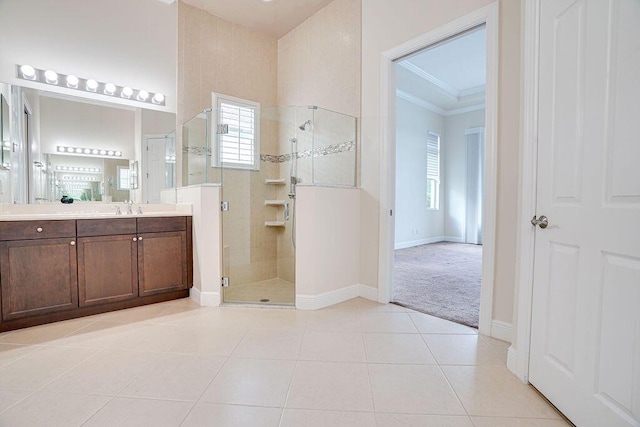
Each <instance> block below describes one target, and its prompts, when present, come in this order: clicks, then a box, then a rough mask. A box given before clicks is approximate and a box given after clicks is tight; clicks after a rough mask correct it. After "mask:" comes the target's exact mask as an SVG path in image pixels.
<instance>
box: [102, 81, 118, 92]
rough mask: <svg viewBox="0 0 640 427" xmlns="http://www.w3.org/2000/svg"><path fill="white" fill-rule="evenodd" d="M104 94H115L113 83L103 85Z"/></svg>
mask: <svg viewBox="0 0 640 427" xmlns="http://www.w3.org/2000/svg"><path fill="white" fill-rule="evenodd" d="M104 93H106V94H107V95H113V94H115V93H116V85H114V84H113V83H107V84H106V85H104Z"/></svg>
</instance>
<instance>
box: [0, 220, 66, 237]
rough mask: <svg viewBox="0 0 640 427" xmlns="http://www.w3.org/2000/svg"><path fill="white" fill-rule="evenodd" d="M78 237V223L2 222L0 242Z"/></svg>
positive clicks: (63, 221)
mask: <svg viewBox="0 0 640 427" xmlns="http://www.w3.org/2000/svg"><path fill="white" fill-rule="evenodd" d="M75 236H76V221H75V220H62V221H55V220H53V221H1V222H0V240H3V241H6V240H33V239H57V238H61V237H75Z"/></svg>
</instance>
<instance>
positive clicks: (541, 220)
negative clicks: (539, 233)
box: [531, 215, 549, 229]
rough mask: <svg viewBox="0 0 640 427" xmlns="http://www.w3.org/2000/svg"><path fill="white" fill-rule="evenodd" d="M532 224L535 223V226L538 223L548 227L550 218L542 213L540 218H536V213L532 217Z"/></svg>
mask: <svg viewBox="0 0 640 427" xmlns="http://www.w3.org/2000/svg"><path fill="white" fill-rule="evenodd" d="M531 225H533V226H534V227H535V226H536V225H537V226H539V227H540V228H542V229H544V228H547V225H549V218H547V217H546V216H544V215H540V218H536V216H535V215H534V216H533V218H532V219H531Z"/></svg>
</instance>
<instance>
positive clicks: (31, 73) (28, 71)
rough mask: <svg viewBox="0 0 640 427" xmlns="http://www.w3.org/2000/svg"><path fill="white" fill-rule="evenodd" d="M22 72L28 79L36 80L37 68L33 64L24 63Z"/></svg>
mask: <svg viewBox="0 0 640 427" xmlns="http://www.w3.org/2000/svg"><path fill="white" fill-rule="evenodd" d="M20 72H21V73H22V77H23V78H25V79H27V80H35V79H36V69H35V68H33V67H32V66H31V65H23V66H21V67H20Z"/></svg>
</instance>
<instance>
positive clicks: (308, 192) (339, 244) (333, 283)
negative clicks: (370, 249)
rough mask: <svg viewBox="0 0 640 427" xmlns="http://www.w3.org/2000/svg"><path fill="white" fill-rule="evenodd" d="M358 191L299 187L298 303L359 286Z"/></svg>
mask: <svg viewBox="0 0 640 427" xmlns="http://www.w3.org/2000/svg"><path fill="white" fill-rule="evenodd" d="M359 191H360V190H358V189H357V188H326V187H307V186H301V187H299V188H298V203H299V206H298V212H297V214H298V219H297V221H298V226H297V228H296V230H297V232H298V246H297V255H298V256H297V257H296V277H297V279H298V283H296V294H297V295H296V297H297V300H298V301H299V300H300V297H301V296H302V297H304V296H318V295H322V294H325V293H329V292H332V291H339V290H341V289H343V288H346V287H348V286H353V285H357V284H358V278H359V268H358V251H359V246H360V245H359V242H360V229H359V227H358V220H359V214H358V212H359V211H360V206H359V205H360V198H359V197H358V193H359ZM337 206H339V207H340V208H339V209H336V207H337Z"/></svg>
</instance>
